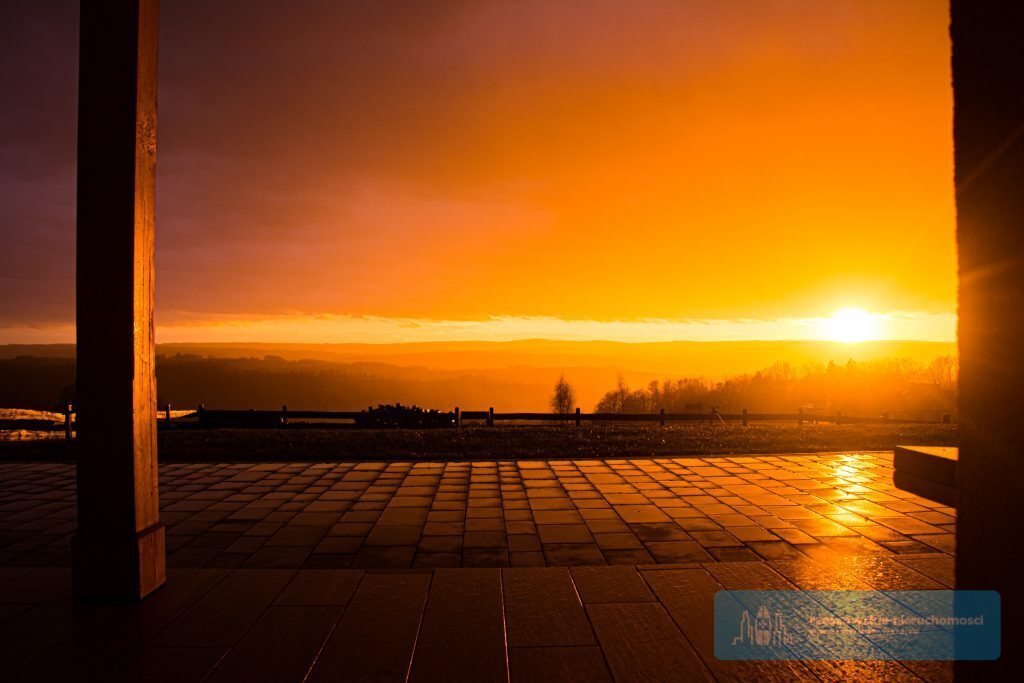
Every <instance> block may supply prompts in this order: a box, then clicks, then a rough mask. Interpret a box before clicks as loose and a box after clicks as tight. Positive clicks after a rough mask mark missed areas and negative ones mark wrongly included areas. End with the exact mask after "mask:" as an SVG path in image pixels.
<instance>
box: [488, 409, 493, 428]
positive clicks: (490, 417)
mask: <svg viewBox="0 0 1024 683" xmlns="http://www.w3.org/2000/svg"><path fill="white" fill-rule="evenodd" d="M487 426H488V427H493V426H494V406H491V407H490V408H488V409H487Z"/></svg>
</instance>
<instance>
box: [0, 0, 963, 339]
mask: <svg viewBox="0 0 1024 683" xmlns="http://www.w3.org/2000/svg"><path fill="white" fill-rule="evenodd" d="M161 5H162V6H161V22H162V26H161V36H160V40H161V45H160V51H161V54H160V79H161V81H160V95H159V97H160V102H159V108H160V121H159V148H158V181H157V188H158V189H157V201H158V206H157V311H158V313H157V322H158V340H160V341H231V340H265V341H317V342H328V341H339V342H342V341H366V342H372V341H388V342H394V341H423V340H457V339H516V338H530V337H547V338H558V339H617V340H624V341H643V340H650V341H663V340H668V339H699V340H709V339H805V338H822V337H824V338H833V339H835V338H843V336H844V333H843V331H842V329H840V328H842V326H843V325H844V324H853V325H861V324H864V325H868V326H869V327H870V329H871V334H870V335H869V336H878V337H899V338H916V339H930V340H950V339H952V338H953V336H954V330H955V301H956V270H955V269H956V258H955V243H954V214H953V185H952V177H953V176H952V142H951V140H952V92H951V88H950V65H949V59H950V54H949V51H950V47H949V38H948V33H947V26H948V14H947V6H946V3H944V2H936V1H935V0H899V1H892V0H829V1H828V2H822V1H821V0H790V1H784V0H778V1H772V0H758V1H755V0H745V1H738V2H727V3H724V2H723V3H719V2H707V1H704V0H689V1H687V0H520V1H518V2H511V1H497V0H494V1H488V0H444V1H442V0H431V1H430V2H423V1H422V0H405V1H399V0H375V1H374V2H364V1H358V2H357V1H340V0H301V1H298V0H297V1H294V2H287V3H286V2H281V0H221V1H213V0H169V1H167V2H163V3H161ZM76 14H77V2H75V1H73V0H0V92H3V93H4V99H5V104H4V106H3V107H2V108H0V343H5V342H33V341H69V340H72V339H73V336H74V335H73V327H72V323H73V319H74V301H73V294H74V240H75V234H74V233H75V231H74V206H75V180H74V178H75V176H74V173H75V167H74V164H75V136H76V134H75V126H76V120H75V116H76V114H75V107H76V104H75V98H76V92H75V91H76V77H77V72H76V69H77V65H76V61H77V59H76V52H77V36H76V31H77V18H76ZM839 309H847V313H846V314H845V316H846V317H843V316H840V318H838V321H839V322H838V323H837V322H836V320H837V319H831V318H830V317H831V316H833V314H834V313H835V312H836V311H837V310H839ZM860 309H863V310H860ZM850 310H853V313H852V314H851V313H849V311H850ZM865 311H866V312H867V313H865ZM837 324H838V325H839V327H838V328H837ZM847 331H849V330H847ZM847 336H850V337H851V338H850V339H849V340H850V341H853V340H855V337H856V336H857V335H856V334H854V335H847Z"/></svg>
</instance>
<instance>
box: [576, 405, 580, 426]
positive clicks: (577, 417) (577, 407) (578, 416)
mask: <svg viewBox="0 0 1024 683" xmlns="http://www.w3.org/2000/svg"><path fill="white" fill-rule="evenodd" d="M579 428H580V408H579V406H576V429H579Z"/></svg>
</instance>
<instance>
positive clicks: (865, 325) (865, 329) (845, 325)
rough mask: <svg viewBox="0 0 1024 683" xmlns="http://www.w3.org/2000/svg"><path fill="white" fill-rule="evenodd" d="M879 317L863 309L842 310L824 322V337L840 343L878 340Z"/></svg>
mask: <svg viewBox="0 0 1024 683" xmlns="http://www.w3.org/2000/svg"><path fill="white" fill-rule="evenodd" d="M878 333H879V326H878V316H875V315H872V314H871V313H868V312H867V311H865V310H864V309H863V308H855V307H846V308H840V309H839V310H838V311H836V312H835V313H834V314H833V315H832V317H831V318H826V319H825V320H824V325H823V329H822V336H824V337H825V339H829V340H831V341H838V342H849V343H852V342H861V341H868V340H871V339H878Z"/></svg>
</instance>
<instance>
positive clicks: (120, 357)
mask: <svg viewBox="0 0 1024 683" xmlns="http://www.w3.org/2000/svg"><path fill="white" fill-rule="evenodd" d="M80 17H81V18H80V21H81V39H80V61H79V70H80V71H79V95H78V97H79V100H78V247H77V249H78V256H77V258H78V261H77V263H78V266H77V274H76V277H77V319H78V320H77V329H78V332H77V334H78V370H77V372H78V377H77V382H76V397H75V398H76V404H77V405H76V408H77V415H76V417H77V426H78V443H77V470H78V477H77V486H78V533H77V534H76V535H75V537H74V539H73V540H72V565H73V572H72V576H73V582H74V590H75V596H76V597H77V598H79V599H100V600H111V599H113V600H117V599H138V598H141V597H143V596H145V595H146V594H148V593H150V592H152V591H153V590H154V589H156V588H158V587H159V586H160V585H162V584H163V583H164V580H165V575H166V572H165V549H164V528H163V525H162V524H160V513H159V498H158V494H157V456H156V417H157V416H156V412H157V406H156V378H155V375H154V363H155V354H154V340H153V220H154V211H153V209H154V195H155V171H156V93H157V76H156V71H157V0H82V2H81V15H80Z"/></svg>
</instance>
